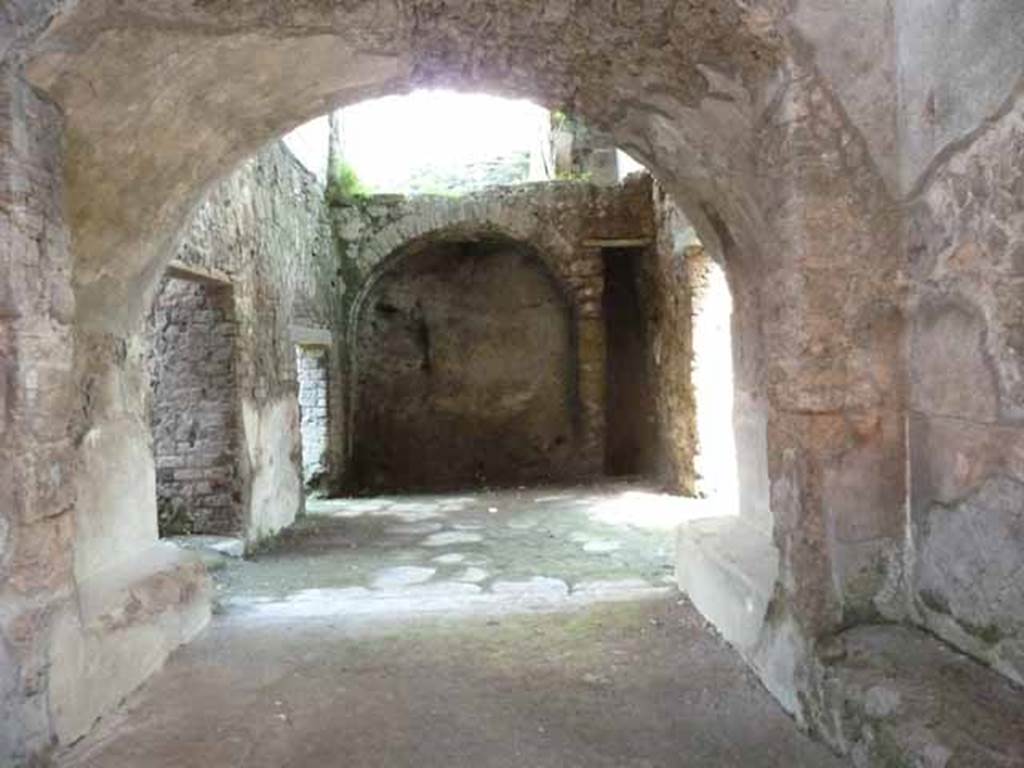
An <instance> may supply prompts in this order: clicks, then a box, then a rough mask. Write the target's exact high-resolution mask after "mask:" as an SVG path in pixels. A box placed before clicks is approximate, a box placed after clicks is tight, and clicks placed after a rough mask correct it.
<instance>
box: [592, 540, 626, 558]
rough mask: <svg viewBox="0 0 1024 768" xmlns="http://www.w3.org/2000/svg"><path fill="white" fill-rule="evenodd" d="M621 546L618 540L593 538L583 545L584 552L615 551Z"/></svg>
mask: <svg viewBox="0 0 1024 768" xmlns="http://www.w3.org/2000/svg"><path fill="white" fill-rule="evenodd" d="M621 548H622V545H621V544H620V543H619V542H617V541H611V540H610V539H594V540H591V541H588V542H587V543H586V544H584V545H583V551H584V552H591V553H595V554H600V553H604V552H617V551H618V550H619V549H621Z"/></svg>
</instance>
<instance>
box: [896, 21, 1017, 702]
mask: <svg viewBox="0 0 1024 768" xmlns="http://www.w3.org/2000/svg"><path fill="white" fill-rule="evenodd" d="M940 5H942V4H940ZM947 5H948V4H947ZM994 5H997V6H998V5H1002V6H1005V7H1003V8H1002V9H1001V10H996V9H995V8H992V9H989V7H988V6H985V10H984V12H982V10H981V9H980V7H979V8H978V9H973V7H972V8H963V9H962V11H961V12H962V13H965V14H968V15H969V16H970V17H972V18H970V19H960V23H961V24H966V28H958V32H957V33H956V34H957V35H958V38H959V39H974V40H975V45H976V46H981V47H982V48H983V49H984V50H983V51H982V52H981V56H982V57H981V59H980V62H982V64H983V65H984V66H985V67H986V70H985V71H986V72H987V73H988V76H989V77H990V80H989V81H988V82H986V83H985V84H984V86H979V87H983V88H984V91H983V92H977V93H974V94H962V93H959V92H958V93H950V92H949V88H948V85H944V84H941V83H940V84H939V85H938V88H937V90H936V91H935V92H934V93H933V94H932V95H931V96H929V95H927V94H925V95H924V96H923V97H922V99H923V100H924V101H925V103H926V104H931V105H932V108H934V109H939V108H948V109H949V112H948V113H946V114H945V116H944V117H943V116H942V115H940V116H938V118H937V120H938V122H937V124H934V125H933V126H931V127H930V130H928V131H925V132H924V133H923V132H922V129H921V128H920V126H918V130H915V131H912V132H911V133H910V134H909V135H908V141H909V142H910V144H911V149H912V150H914V152H913V153H912V154H911V155H910V156H909V157H910V159H911V160H914V161H915V162H916V163H917V165H921V164H922V161H921V160H920V159H919V158H918V157H917V153H918V152H919V151H921V147H922V142H925V140H926V139H927V141H928V144H927V146H928V147H929V148H930V150H931V153H930V154H929V155H928V158H934V162H933V163H932V166H931V168H930V169H929V171H928V173H927V174H926V175H925V177H924V178H923V179H922V180H921V184H922V187H921V194H920V195H919V196H918V197H917V198H916V199H915V200H914V201H913V202H914V205H913V207H912V209H911V210H910V213H909V215H908V221H907V228H908V232H907V256H908V267H909V270H910V272H911V276H912V279H913V286H914V289H913V295H912V326H911V331H910V333H911V341H910V385H911V415H910V444H911V458H912V461H911V467H910V472H911V484H912V496H911V509H910V531H909V532H910V536H911V539H910V541H911V544H912V548H911V550H910V552H909V555H910V560H909V563H908V577H909V579H908V587H909V591H910V597H911V601H912V609H913V612H914V615H915V617H916V619H917V620H918V621H921V622H922V623H924V624H925V625H926V626H927V627H928V628H929V629H931V630H932V631H933V632H935V633H936V634H938V635H939V636H941V637H942V638H944V639H945V640H947V641H948V642H950V643H952V644H953V645H955V646H957V647H958V648H960V649H963V650H965V651H967V652H968V653H970V654H972V655H974V656H976V657H978V658H980V659H983V660H985V661H987V662H988V663H990V664H992V665H993V666H994V667H995V668H996V669H997V670H999V671H1000V672H1002V673H1003V674H1005V675H1007V676H1008V677H1010V678H1011V679H1013V680H1016V681H1017V682H1024V428H1022V421H1021V419H1022V417H1024V358H1022V354H1024V217H1022V209H1024V173H1022V169H1024V99H1022V98H1021V95H1020V94H1021V90H1020V87H1019V83H1020V80H1019V78H1020V74H1019V72H1020V70H1019V67H1015V66H1012V65H1013V63H1014V62H1019V61H1020V60H1021V57H1022V56H1024V43H1022V41H1021V40H1020V39H1019V37H1018V38H1016V39H1014V40H1013V41H1012V43H1011V44H1010V45H1006V44H1005V43H1004V45H1003V48H1002V50H1000V47H999V45H998V42H999V41H1001V40H1002V41H1005V40H1006V35H1005V34H1004V33H1003V31H999V32H998V33H995V30H997V28H998V29H999V30H1004V31H1005V27H1006V25H1007V24H1009V25H1011V26H1012V24H1013V23H1014V22H1015V23H1016V25H1017V26H1016V29H1017V30H1018V34H1019V30H1020V29H1021V24H1022V23H1024V16H1022V14H1021V12H1020V9H1019V6H1017V5H1016V4H1009V5H1008V4H1005V3H1002V4H1000V3H996V4H994ZM1010 5H1012V6H1013V7H1012V8H1010ZM954 10H956V9H954V8H952V7H951V8H948V9H947V11H948V12H949V13H953V11H954ZM940 18H942V17H940ZM946 21H947V22H948V20H946ZM940 28H942V27H941V25H940ZM986 30H992V31H993V34H992V35H990V36H988V35H986V34H985V31H986ZM972 35H973V36H974V37H973V38H972V37H971V36H972ZM983 39H984V44H982V40H983ZM917 44H918V45H920V46H923V47H927V46H928V45H929V44H935V41H928V40H924V41H917ZM958 55H959V54H958ZM924 77H925V75H923V74H922V75H921V76H920V77H915V79H914V82H915V83H916V82H918V81H920V80H921V79H923V78H924ZM1014 86H1016V90H1015V91H1011V89H1012V88H1014ZM1008 91H1011V92H1012V93H1014V95H1013V96H1012V98H1010V99H1009V100H1008V101H1007V100H1005V98H1004V97H1005V94H1006V93H1007V92H1008ZM915 103H916V102H910V103H908V104H907V107H908V108H910V107H912V106H914V104H915ZM907 119H908V120H910V118H909V117H908V118H907ZM982 119H985V122H980V121H981V120H982ZM925 134H927V135H925ZM965 136H966V138H965ZM952 138H957V139H959V141H958V143H955V144H949V143H948V142H949V141H950V140H951V139H952ZM933 141H934V143H931V142H933ZM936 149H942V150H944V151H942V152H939V153H938V154H934V152H935V150H936Z"/></svg>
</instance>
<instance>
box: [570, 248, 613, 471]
mask: <svg viewBox="0 0 1024 768" xmlns="http://www.w3.org/2000/svg"><path fill="white" fill-rule="evenodd" d="M567 281H568V284H569V290H570V291H571V297H570V300H571V303H572V306H573V321H574V322H575V324H576V327H575V337H576V339H575V340H576V361H577V382H576V392H577V397H578V398H579V400H578V402H579V414H580V416H579V419H580V420H579V428H578V431H577V439H578V446H579V447H578V456H579V472H580V474H581V475H584V476H596V475H599V474H601V472H602V470H603V469H604V443H605V406H606V403H605V399H606V398H605V365H606V354H607V350H606V343H605V324H604V313H603V312H602V308H601V299H602V293H603V291H604V266H603V263H602V261H601V249H600V248H581V249H580V251H579V254H578V256H577V258H576V259H574V260H573V261H572V263H571V264H570V265H569V266H568V277H567Z"/></svg>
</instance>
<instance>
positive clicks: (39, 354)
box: [0, 62, 79, 764]
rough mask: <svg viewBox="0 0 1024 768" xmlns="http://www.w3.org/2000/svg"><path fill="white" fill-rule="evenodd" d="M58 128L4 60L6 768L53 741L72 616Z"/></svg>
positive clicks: (2, 649) (0, 262) (67, 300)
mask: <svg viewBox="0 0 1024 768" xmlns="http://www.w3.org/2000/svg"><path fill="white" fill-rule="evenodd" d="M60 132H61V118H60V115H59V113H58V111H57V110H56V109H55V108H54V107H53V106H52V105H50V104H47V103H46V102H45V101H43V100H41V99H39V98H38V97H37V96H36V95H35V94H34V93H33V92H32V91H31V89H29V88H28V87H27V86H25V84H24V83H23V82H22V81H21V80H20V79H19V78H18V77H17V75H16V74H15V73H14V72H13V71H12V69H10V68H9V67H8V66H7V64H6V62H0V243H2V246H0V763H7V764H10V763H15V764H16V763H17V762H18V761H20V760H22V759H26V758H27V757H28V756H29V755H31V754H34V753H36V752H37V751H39V750H42V749H45V748H47V747H48V745H49V743H50V737H51V733H52V730H51V723H50V700H49V696H48V689H47V674H48V668H49V664H50V659H51V653H52V647H51V640H52V627H53V617H54V615H55V614H58V613H60V612H64V611H69V610H71V609H72V608H71V606H72V602H71V601H72V598H73V597H74V587H73V580H72V572H73V555H74V552H73V548H72V546H73V545H72V539H73V535H74V520H73V516H74V515H73V511H74V508H75V486H74V483H73V480H74V473H75V452H74V447H73V441H74V440H75V438H76V437H77V436H78V435H77V434H76V430H77V426H78V424H79V422H78V421H77V420H76V416H75V409H74V402H75V401H74V391H75V389H74V378H73V357H72V353H73V343H72V318H73V315H74V305H75V303H74V295H73V293H72V290H71V283H70V281H71V254H70V249H69V236H68V231H67V229H66V227H65V223H64V221H65V220H64V211H63V208H62V206H61V195H60V178H61V174H62V166H61V159H60V151H59V149H60Z"/></svg>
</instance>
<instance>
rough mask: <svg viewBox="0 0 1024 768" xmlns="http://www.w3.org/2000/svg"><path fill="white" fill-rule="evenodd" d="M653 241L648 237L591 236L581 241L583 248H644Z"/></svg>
mask: <svg viewBox="0 0 1024 768" xmlns="http://www.w3.org/2000/svg"><path fill="white" fill-rule="evenodd" d="M653 242H654V241H653V240H652V239H651V238H649V237H618V238H592V239H589V240H584V241H583V246H584V247H585V248H646V247H647V246H649V245H650V244H651V243H653Z"/></svg>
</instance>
